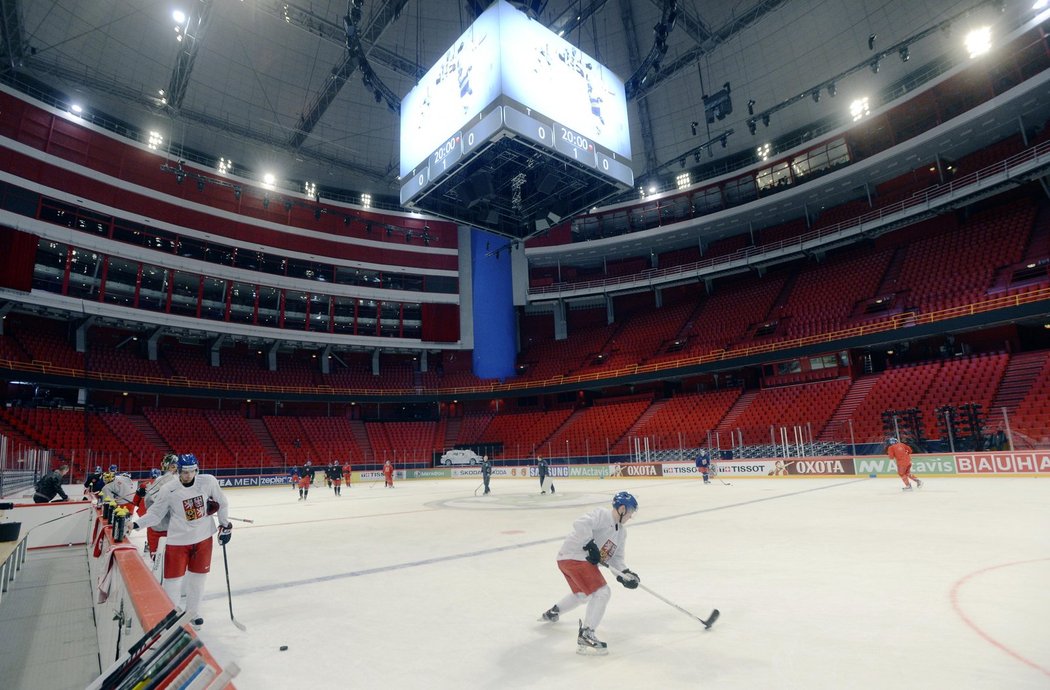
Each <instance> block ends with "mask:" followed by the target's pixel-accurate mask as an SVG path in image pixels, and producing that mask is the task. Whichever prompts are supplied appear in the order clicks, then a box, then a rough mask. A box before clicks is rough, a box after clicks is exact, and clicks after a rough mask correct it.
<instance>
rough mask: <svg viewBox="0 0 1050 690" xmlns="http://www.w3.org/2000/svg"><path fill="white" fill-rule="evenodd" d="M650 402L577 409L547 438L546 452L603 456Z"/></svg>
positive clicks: (612, 403) (645, 400)
mask: <svg viewBox="0 0 1050 690" xmlns="http://www.w3.org/2000/svg"><path fill="white" fill-rule="evenodd" d="M650 402H651V401H650V400H649V399H648V398H643V399H639V400H626V401H620V402H616V401H614V402H604V401H602V402H598V403H596V404H595V405H593V406H592V407H585V408H582V409H580V410H578V411H577V412H576V414H574V415H572V416H571V417H570V418H569V419H568V420H567V423H566V424H564V425H563V426H562V427H561V428H560V429H558V431H557V432H556V433H555V434H553V435H552V436H551V437H550V439H549V441H550V453H551V454H552V455H562V454H565V455H566V456H569V457H580V456H589V455H604V454H605V453H606V451H607V449H609V448H612V446H613V445H615V444H616V443H617V441H619V440H620V437H621V436H623V434H624V432H626V431H627V430H628V429H630V428H631V427H632V426H633V425H634V423H635V422H636V421H637V420H638V418H639V417H640V416H641V415H642V413H643V412H645V410H646V408H648V407H649V404H650ZM541 454H542V452H541Z"/></svg>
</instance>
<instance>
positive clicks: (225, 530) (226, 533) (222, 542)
mask: <svg viewBox="0 0 1050 690" xmlns="http://www.w3.org/2000/svg"><path fill="white" fill-rule="evenodd" d="M232 536H233V525H223V526H222V527H220V528H219V546H226V545H227V544H229V543H230V538H231V537H232ZM635 586H637V585H635Z"/></svg>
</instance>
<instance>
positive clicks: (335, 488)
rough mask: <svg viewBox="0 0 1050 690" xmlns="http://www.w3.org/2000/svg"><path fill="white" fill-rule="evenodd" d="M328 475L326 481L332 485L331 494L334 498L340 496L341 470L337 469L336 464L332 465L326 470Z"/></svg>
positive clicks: (341, 484)
mask: <svg viewBox="0 0 1050 690" xmlns="http://www.w3.org/2000/svg"><path fill="white" fill-rule="evenodd" d="M326 473H327V474H328V481H329V482H331V484H332V493H334V494H335V495H336V496H342V493H340V490H341V488H342V486H343V469H342V468H341V467H339V465H338V463H334V462H333V463H332V464H331V465H329V466H328V469H327V470H326Z"/></svg>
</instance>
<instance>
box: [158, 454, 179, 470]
mask: <svg viewBox="0 0 1050 690" xmlns="http://www.w3.org/2000/svg"><path fill="white" fill-rule="evenodd" d="M178 464H179V456H178V455H176V454H175V453H168V454H167V455H165V456H164V458H163V459H162V460H161V461H160V466H161V467H162V468H164V469H171V468H172V467H177V466H178Z"/></svg>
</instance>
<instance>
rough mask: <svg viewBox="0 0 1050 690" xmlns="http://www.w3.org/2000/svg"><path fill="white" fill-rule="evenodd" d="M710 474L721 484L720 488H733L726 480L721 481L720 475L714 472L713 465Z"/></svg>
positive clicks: (716, 471)
mask: <svg viewBox="0 0 1050 690" xmlns="http://www.w3.org/2000/svg"><path fill="white" fill-rule="evenodd" d="M711 474H712V475H714V477H715V479H717V480H718V481H720V482H722V486H733V485H732V484H730V483H729V482H727V481H726V480H724V479H722V473H721V472H719V471H718V470H716V469H715V466H714V465H711Z"/></svg>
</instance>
